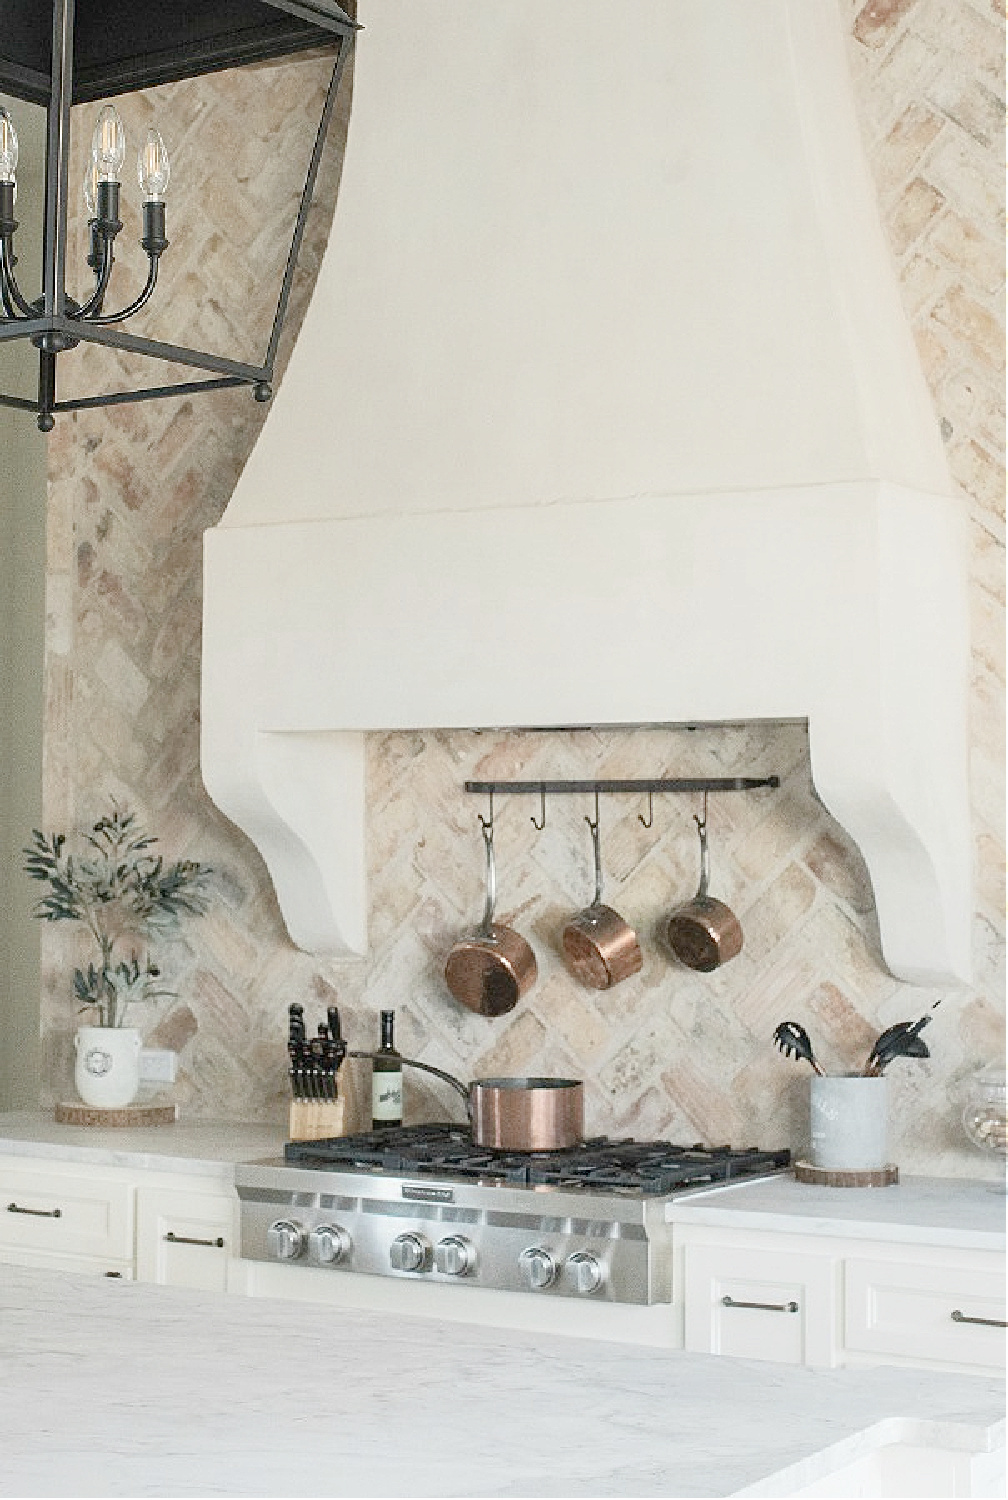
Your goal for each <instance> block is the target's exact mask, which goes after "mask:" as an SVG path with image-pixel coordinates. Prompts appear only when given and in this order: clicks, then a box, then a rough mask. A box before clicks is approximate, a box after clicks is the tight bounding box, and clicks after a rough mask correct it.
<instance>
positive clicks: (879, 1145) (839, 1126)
mask: <svg viewBox="0 0 1008 1500" xmlns="http://www.w3.org/2000/svg"><path fill="white" fill-rule="evenodd" d="M809 1082H810V1084H811V1094H810V1105H811V1107H810V1114H811V1121H812V1165H813V1166H814V1167H825V1168H828V1169H831V1170H833V1171H841V1172H871V1171H877V1170H878V1169H879V1168H881V1167H885V1166H887V1165H888V1163H889V1087H888V1080H887V1079H885V1078H863V1077H862V1076H861V1075H860V1074H858V1075H855V1076H853V1077H849V1078H819V1077H815V1078H812V1079H810V1080H809Z"/></svg>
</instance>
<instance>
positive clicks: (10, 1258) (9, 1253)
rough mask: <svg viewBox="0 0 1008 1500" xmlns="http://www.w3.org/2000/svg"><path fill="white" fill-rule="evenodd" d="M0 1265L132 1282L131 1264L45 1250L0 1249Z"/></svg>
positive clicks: (125, 1261)
mask: <svg viewBox="0 0 1008 1500" xmlns="http://www.w3.org/2000/svg"><path fill="white" fill-rule="evenodd" d="M0 1265H4V1266H31V1268H32V1269H33V1270H35V1271H72V1272H73V1273H74V1274H75V1275H78V1276H104V1277H107V1278H108V1279H110V1280H112V1281H132V1280H133V1262H132V1261H131V1260H112V1259H110V1258H107V1257H105V1258H101V1259H99V1260H92V1259H91V1257H90V1256H88V1255H54V1254H50V1253H49V1251H47V1250H7V1249H0Z"/></svg>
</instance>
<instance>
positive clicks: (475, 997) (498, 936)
mask: <svg viewBox="0 0 1008 1500" xmlns="http://www.w3.org/2000/svg"><path fill="white" fill-rule="evenodd" d="M480 826H481V828H482V830H483V843H484V845H485V848H486V904H485V906H484V909H483V920H482V922H481V923H480V926H479V928H478V930H477V931H476V932H474V933H473V934H472V935H471V936H470V937H465V938H460V939H459V941H458V942H457V943H455V944H454V946H453V947H452V950H451V952H450V953H449V955H448V961H447V963H446V964H445V980H446V982H447V984H448V988H449V989H450V990H451V992H452V994H453V995H454V996H455V999H456V1000H458V1001H459V1002H460V1004H462V1005H464V1006H466V1008H467V1009H468V1010H473V1011H475V1012H476V1013H477V1015H481V1016H502V1015H504V1014H505V1012H506V1011H509V1010H514V1008H515V1006H516V1005H517V1004H518V1001H519V1000H520V999H521V997H522V996H523V995H524V994H525V993H526V991H527V990H528V989H529V988H530V987H531V986H532V984H533V983H534V982H535V979H536V975H537V973H538V967H537V965H536V957H535V954H534V953H533V952H532V949H531V948H530V947H529V945H528V943H527V942H526V941H525V939H524V938H523V937H522V936H521V934H520V933H518V932H515V930H514V928H513V927H507V926H505V925H504V924H503V923H501V922H495V921H494V919H493V915H494V905H495V903H496V898H497V875H496V866H495V863H494V847H493V821H492V820H491V821H490V822H489V823H488V822H487V821H486V820H485V819H483V818H481V819H480Z"/></svg>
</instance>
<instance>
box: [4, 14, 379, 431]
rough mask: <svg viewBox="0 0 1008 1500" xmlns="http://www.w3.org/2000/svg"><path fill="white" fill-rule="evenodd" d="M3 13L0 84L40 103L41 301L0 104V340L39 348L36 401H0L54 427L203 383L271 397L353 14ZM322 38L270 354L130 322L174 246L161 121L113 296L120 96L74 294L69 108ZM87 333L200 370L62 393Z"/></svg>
mask: <svg viewBox="0 0 1008 1500" xmlns="http://www.w3.org/2000/svg"><path fill="white" fill-rule="evenodd" d="M3 11H4V16H3V24H2V26H0V93H3V94H4V95H5V96H6V97H7V98H9V99H11V100H17V99H22V100H25V101H27V102H30V103H32V104H41V105H43V106H44V107H45V109H46V149H45V192H44V204H45V206H44V221H43V236H42V267H41V272H42V274H41V295H40V296H38V297H34V298H33V297H32V296H31V292H30V291H28V292H26V289H25V285H24V281H23V278H22V279H21V280H20V281H19V278H18V275H17V273H16V271H15V267H16V266H17V264H18V257H17V254H16V250H15V245H16V235H17V228H18V221H17V218H16V217H15V209H16V203H17V166H18V137H17V126H16V121H15V110H14V109H13V108H12V109H10V110H8V109H7V108H6V107H2V106H0V342H6V341H7V340H12V339H30V340H31V342H32V344H33V345H34V346H35V348H36V349H37V350H38V351H39V381H38V399H37V401H30V400H28V399H26V398H25V397H22V396H16V395H8V394H4V393H0V405H3V406H11V407H16V408H19V409H21V410H26V411H31V412H34V413H35V414H36V416H37V420H38V425H39V428H40V429H41V431H43V432H48V431H50V430H51V428H52V426H53V423H54V417H55V414H56V413H59V412H66V411H79V410H83V409H86V408H89V407H96V406H111V405H116V404H120V403H122V402H128V401H147V400H152V399H155V398H157V397H162V396H180V395H188V394H192V393H193V392H197V391H211V390H221V389H225V388H228V387H233V386H242V385H247V386H249V387H251V390H252V392H253V394H254V396H255V398H256V400H257V401H267V400H268V399H269V397H270V395H271V394H272V380H273V366H274V361H275V359H276V353H277V346H278V343H279V340H280V332H281V329H282V327H283V322H284V317H285V315H286V311H287V302H288V298H289V296H290V291H291V286H292V283H293V280H294V271H295V267H296V265H297V258H298V253H299V251H300V248H301V240H302V236H303V234H304V226H305V219H306V216H307V212H308V207H309V204H310V202H311V196H312V191H313V189H314V185H315V178H316V175H317V172H318V166H319V161H320V159H321V156H322V148H323V146H324V145H325V139H326V134H327V132H328V129H329V122H330V119H331V117H332V111H333V106H334V104H335V101H336V91H337V88H338V87H339V81H340V78H341V77H342V74H343V70H344V67H345V65H346V62H347V59H348V57H349V54H350V51H351V48H352V46H353V39H354V33H355V30H356V25H355V23H354V22H353V21H352V20H351V19H350V17H349V16H348V15H347V14H346V12H345V11H343V10H342V9H341V7H340V6H339V5H337V4H336V3H335V0H175V3H173V4H172V5H166V4H165V3H164V0H80V3H79V4H77V5H75V0H54V3H52V6H51V9H50V8H49V6H47V5H45V4H43V3H42V0H5V4H4V6H3ZM322 47H325V48H327V49H330V50H331V49H333V48H335V57H334V64H333V71H332V77H331V79H330V81H329V86H328V90H327V92H326V96H325V102H324V105H323V109H322V117H321V120H320V122H319V126H318V131H317V134H316V137H315V144H314V148H313V150H312V154H311V159H310V162H309V167H308V175H307V178H306V180H305V184H304V189H303V191H302V194H301V202H300V206H299V209H298V214H297V219H296V221H295V225H294V231H293V235H292V239H291V244H290V251H289V253H288V256H287V264H286V267H285V270H284V275H283V280H282V283H281V287H280V296H279V301H278V303H277V308H276V313H275V315H274V318H273V326H272V330H271V333H270V337H269V342H268V344H267V347H266V352H265V355H264V357H263V361H262V364H261V365H252V364H247V363H241V362H239V361H237V360H232V359H227V358H224V357H222V356H220V355H218V354H214V353H211V352H208V351H203V350H199V349H191V348H187V347H184V346H181V345H176V344H170V343H165V342H163V341H161V340H157V339H150V338H143V337H138V336H136V335H133V334H130V333H127V332H125V331H124V329H123V327H122V325H123V324H124V323H126V322H127V320H128V319H129V318H131V317H132V316H133V314H134V313H136V312H139V310H140V308H142V307H143V306H145V305H146V303H147V302H148V301H149V300H150V298H151V297H152V296H153V294H154V291H155V288H156V285H157V277H158V265H159V263H160V259H161V256H162V255H163V254H164V253H165V251H166V250H167V248H168V243H169V242H168V239H167V235H166V225H167V220H166V208H165V190H166V188H167V186H168V180H169V176H170V170H171V169H170V163H169V159H168V153H167V151H166V149H165V145H164V141H163V140H162V138H161V135H160V133H159V132H158V131H157V130H156V129H154V128H151V129H150V130H148V132H147V135H146V139H145V140H144V141H143V143H142V145H141V147H140V152H139V157H138V161H137V175H138V177H139V181H140V187H141V190H142V192H143V206H142V220H141V225H140V229H141V235H140V244H141V246H142V247H143V250H144V253H145V254H146V256H147V278H146V282H145V283H144V284H143V285H141V286H140V287H139V289H138V290H137V294H136V296H135V297H134V298H133V300H132V301H131V302H129V303H127V304H126V305H125V306H122V307H112V308H109V307H108V306H107V305H106V298H107V293H108V286H109V277H110V274H111V271H112V264H113V260H114V245H115V241H116V236H117V235H118V234H119V233H120V231H121V230H122V228H123V225H122V223H121V221H120V218H119V207H120V205H119V190H120V185H121V182H122V170H123V164H124V161H125V153H126V136H125V131H124V129H123V125H122V121H121V119H120V117H119V113H118V111H117V110H116V108H115V106H114V105H113V104H111V103H107V102H106V103H103V105H102V107H101V109H100V110H99V113H98V117H97V122H96V124H95V128H94V135H93V137H92V147H91V158H90V162H89V164H88V168H87V171H86V173H85V180H84V198H85V202H86V205H87V210H88V216H89V228H90V243H89V253H88V255H87V258H86V260H87V266H88V267H89V268H90V271H91V277H92V285H91V286H90V287H89V290H88V293H87V294H86V295H84V296H82V298H81V300H80V301H77V300H75V299H74V297H72V296H71V295H70V293H69V292H68V291H67V218H68V212H67V203H68V191H69V190H70V184H69V181H68V178H69V165H68V157H69V142H70V108H71V105H74V104H80V103H88V102H94V101H107V100H109V99H110V98H113V97H115V96H116V95H118V94H124V93H130V92H133V91H134V90H136V89H141V88H149V87H151V86H153V85H155V84H159V83H170V82H176V81H178V80H180V79H183V78H192V77H196V76H198V75H200V74H203V73H210V72H217V71H219V70H220V69H222V68H230V67H236V66H239V65H241V64H246V63H254V62H263V61H267V60H270V59H275V58H280V57H287V56H291V55H293V54H295V53H298V52H305V51H308V50H316V49H319V48H322ZM76 188H77V185H76V184H74V190H75V191H76ZM85 274H86V273H85ZM80 343H94V344H105V345H108V346H111V347H112V348H115V349H122V350H125V351H127V352H129V353H131V354H139V355H145V356H148V357H150V358H152V359H156V360H163V361H168V362H170V363H172V364H179V365H183V366H188V367H190V368H191V369H193V370H196V371H200V372H203V373H202V375H201V377H200V378H199V379H194V380H185V381H176V382H175V383H173V384H170V385H151V386H146V387H144V388H143V389H139V390H129V391H111V392H108V393H106V394H100V395H89V396H84V397H80V398H78V399H75V400H65V401H60V400H58V399H57V393H56V359H57V356H58V355H60V354H62V353H64V352H65V351H67V350H69V349H73V348H75V347H76V346H77V345H78V344H80Z"/></svg>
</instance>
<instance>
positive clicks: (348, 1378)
mask: <svg viewBox="0 0 1008 1500" xmlns="http://www.w3.org/2000/svg"><path fill="white" fill-rule="evenodd" d="M0 1329H2V1336H0V1379H2V1384H3V1390H4V1399H3V1401H2V1402H0V1453H2V1454H3V1460H2V1463H0V1494H2V1495H20V1496H34V1495H60V1494H73V1495H82V1496H83V1495H135V1496H140V1495H178V1496H182V1495H193V1494H194V1495H215V1494H218V1495H304V1494H311V1495H361V1496H362V1495H401V1496H407V1495H409V1496H414V1495H416V1496H420V1495H445V1496H449V1495H471V1496H478V1495H501V1496H506V1495H525V1496H539V1495H543V1496H545V1495H567V1496H574V1495H607V1496H616V1495H637V1496H645V1495H667V1496H684V1495H685V1496H704V1495H731V1494H753V1495H755V1494H774V1495H783V1494H787V1493H795V1492H796V1491H797V1490H798V1489H799V1488H800V1487H801V1486H802V1485H807V1484H815V1483H816V1482H817V1481H819V1480H820V1479H822V1478H823V1477H824V1476H825V1475H827V1474H830V1473H834V1472H836V1470H837V1469H838V1468H842V1467H843V1465H844V1464H846V1463H850V1462H851V1461H852V1460H854V1459H857V1458H858V1456H859V1455H862V1454H866V1453H868V1452H869V1451H870V1450H872V1449H873V1447H874V1448H877V1447H878V1446H879V1444H880V1443H885V1442H892V1441H893V1439H894V1438H895V1439H897V1440H898V1439H899V1437H900V1436H902V1437H903V1439H904V1440H905V1441H911V1442H915V1443H917V1444H918V1445H920V1444H924V1445H931V1446H933V1447H937V1448H942V1449H943V1450H947V1449H959V1450H965V1451H971V1452H976V1453H981V1454H987V1455H988V1457H987V1458H985V1459H980V1460H978V1462H981V1463H986V1464H987V1465H988V1466H989V1465H990V1464H991V1463H999V1462H1000V1457H999V1455H998V1453H997V1450H999V1449H1000V1448H1002V1447H1003V1443H1004V1424H1003V1415H1004V1386H1003V1384H1002V1383H1001V1382H1000V1381H997V1380H995V1379H993V1378H984V1377H979V1376H960V1375H944V1374H936V1373H932V1372H922V1371H915V1370H902V1369H899V1370H898V1369H886V1368H880V1369H872V1370H865V1369H859V1370H850V1371H846V1370H829V1371H825V1370H808V1369H792V1368H782V1367H780V1366H775V1365H767V1364H754V1363H750V1362H748V1361H740V1360H738V1361H737V1360H719V1359H715V1358H713V1357H710V1356H704V1355H693V1354H683V1353H680V1352H672V1351H665V1350H657V1349H643V1348H637V1347H631V1346H629V1345H623V1344H607V1345H606V1346H605V1347H604V1349H603V1348H600V1347H599V1345H598V1344H597V1343H594V1342H590V1341H587V1340H581V1339H571V1338H564V1337H560V1336H545V1335H536V1334H528V1333H519V1332H505V1331H502V1330H499V1329H494V1330H487V1329H479V1328H471V1327H464V1326H458V1325H454V1324H453V1325H450V1326H449V1325H447V1324H445V1323H441V1322H435V1321H433V1320H427V1319H423V1318H409V1319H405V1320H403V1321H401V1322H397V1321H395V1320H394V1319H393V1318H391V1317H389V1316H387V1315H380V1314H369V1313H361V1312H347V1311H340V1310H337V1309H335V1308H325V1307H319V1306H314V1305H303V1304H300V1303H299V1304H292V1303H287V1302H275V1301H269V1300H264V1299H252V1300H247V1299H245V1298H241V1299H237V1298H230V1297H228V1296H226V1295H225V1294H211V1293H204V1292H191V1291H183V1290H180V1289H177V1288H171V1287H153V1286H148V1285H141V1284H137V1283H131V1282H110V1281H105V1280H102V1279H100V1278H93V1277H83V1276H73V1275H68V1274H53V1273H51V1272H42V1271H36V1270H28V1269H24V1268H20V1267H10V1266H0ZM901 1424H902V1425H901ZM908 1424H909V1425H908ZM824 1492H825V1491H824ZM845 1492H847V1493H849V1492H850V1491H845ZM933 1492H934V1493H938V1491H933ZM994 1492H995V1491H993V1490H991V1491H989V1493H994ZM829 1493H839V1491H835V1490H832V1489H831V1490H830V1491H829Z"/></svg>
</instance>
